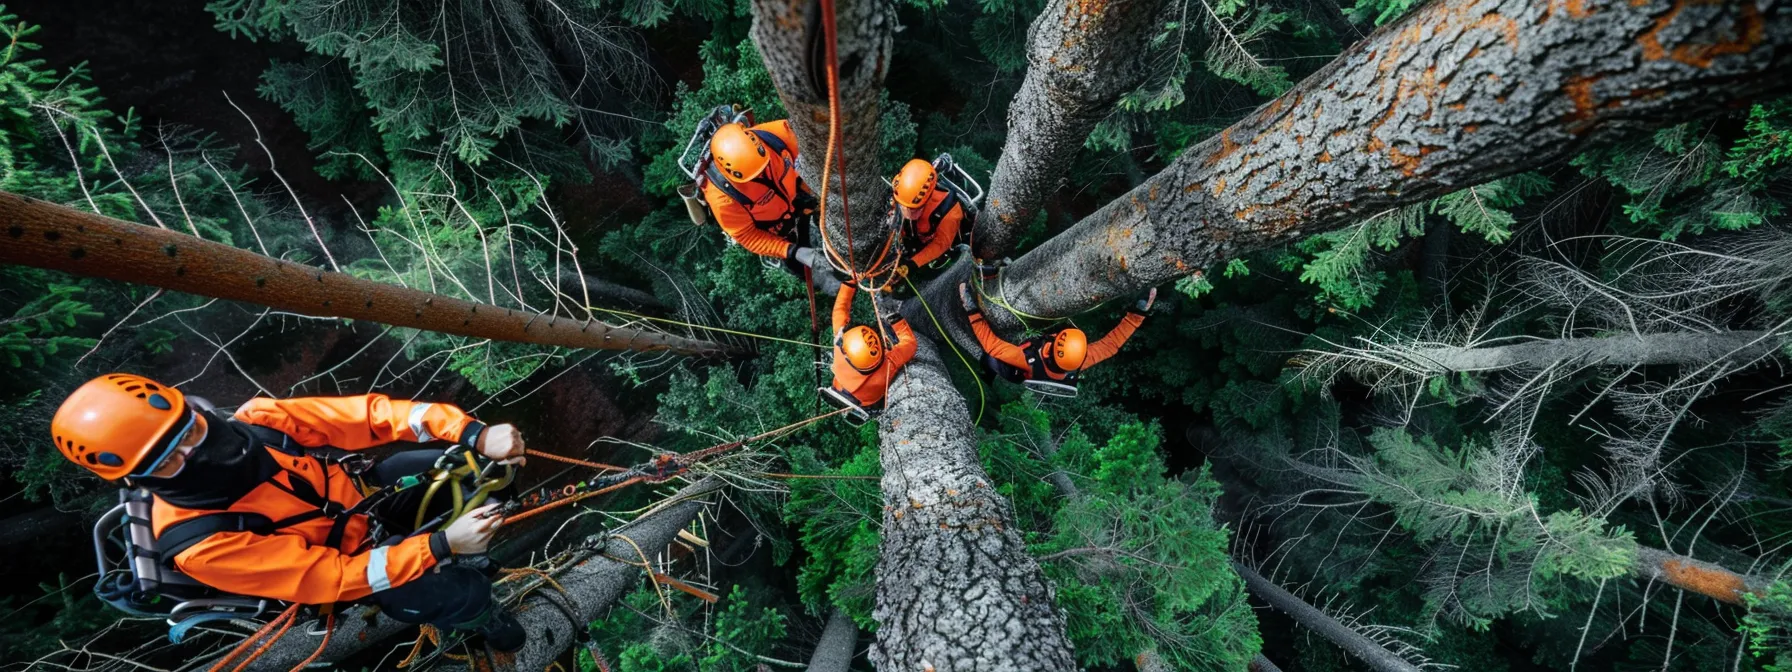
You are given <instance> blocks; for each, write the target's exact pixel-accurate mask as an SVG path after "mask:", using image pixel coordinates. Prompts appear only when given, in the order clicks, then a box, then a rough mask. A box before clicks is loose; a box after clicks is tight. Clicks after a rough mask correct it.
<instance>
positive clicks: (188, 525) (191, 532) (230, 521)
mask: <svg viewBox="0 0 1792 672" xmlns="http://www.w3.org/2000/svg"><path fill="white" fill-rule="evenodd" d="M245 427H247V428H248V429H249V431H250V433H252V434H254V435H255V438H256V440H257V441H258V442H260V443H261V444H262V445H265V446H268V447H270V448H273V449H275V450H277V451H279V452H281V453H284V454H286V455H289V456H292V457H300V458H311V459H314V460H316V461H317V462H318V463H319V464H320V466H322V467H323V478H324V492H323V493H319V492H318V491H317V488H315V487H313V486H312V485H311V481H309V480H306V479H305V478H303V477H301V476H299V475H298V474H297V473H296V472H292V471H290V470H287V469H285V468H282V469H281V470H280V471H278V472H275V473H274V475H273V476H272V477H270V478H269V479H268V480H267V481H266V483H268V484H269V485H272V486H274V487H275V488H278V489H280V490H281V491H283V492H285V493H287V494H289V495H292V496H293V497H295V498H297V499H298V500H299V501H302V502H305V503H306V504H309V505H311V506H312V507H313V508H312V509H311V510H309V511H305V512H303V513H298V514H294V515H291V516H287V517H285V518H282V519H280V520H273V519H271V518H269V517H267V516H265V515H262V514H259V513H249V512H244V511H220V512H217V513H208V514H205V515H201V516H196V517H193V518H189V519H187V520H183V521H180V522H178V523H175V524H173V525H169V526H168V528H167V529H165V530H162V533H161V534H159V535H156V546H157V547H158V549H159V550H158V554H159V555H160V557H159V558H157V559H158V560H159V561H160V562H161V563H162V564H163V565H164V566H168V567H172V566H173V565H174V558H175V556H177V555H180V554H181V552H182V551H185V550H187V549H188V548H192V547H193V545H194V544H197V543H199V542H200V541H203V540H205V539H206V538H207V537H210V536H212V535H214V534H218V533H221V532H252V533H255V534H257V535H267V534H272V533H274V532H277V531H279V530H283V529H286V528H288V527H292V526H294V525H299V524H301V523H307V522H310V521H313V520H317V519H318V518H329V519H330V520H331V525H330V533H329V535H328V536H327V537H326V538H325V541H324V545H325V546H327V547H329V548H333V549H336V550H339V551H343V552H346V553H352V552H354V551H355V550H356V549H344V548H342V538H343V536H344V534H346V532H347V530H348V521H349V520H350V519H352V518H354V517H355V516H358V515H363V514H366V513H367V512H368V511H369V510H370V509H372V508H373V507H374V505H376V504H379V503H380V502H381V501H383V500H385V499H386V497H389V496H391V494H392V493H393V492H395V491H396V488H394V487H392V486H385V487H381V488H380V489H378V490H375V491H374V492H372V493H369V494H368V495H367V496H365V497H362V498H361V501H359V502H356V503H355V505H354V506H346V507H345V506H343V505H342V504H341V503H339V502H336V501H335V500H332V499H330V498H329V495H328V493H329V489H330V465H339V466H341V467H342V468H343V470H344V471H346V472H348V473H349V474H350V475H359V474H361V473H363V472H365V471H367V470H368V469H370V468H371V467H372V466H373V459H372V458H371V457H368V456H366V455H362V454H360V453H355V452H352V451H347V450H343V449H341V448H335V447H323V448H310V447H307V446H304V445H301V444H299V443H298V442H296V441H293V440H292V437H291V436H288V435H286V433H284V432H281V431H279V430H275V429H269V428H267V427H261V426H258V425H249V424H245ZM281 473H285V474H286V478H287V483H281V482H280V474H281ZM371 539H372V538H371V537H369V541H371Z"/></svg>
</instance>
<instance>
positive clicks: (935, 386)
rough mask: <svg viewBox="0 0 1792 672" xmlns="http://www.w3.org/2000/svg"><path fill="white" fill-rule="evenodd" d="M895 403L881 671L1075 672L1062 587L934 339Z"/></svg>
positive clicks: (874, 652) (886, 479)
mask: <svg viewBox="0 0 1792 672" xmlns="http://www.w3.org/2000/svg"><path fill="white" fill-rule="evenodd" d="M888 404H889V407H888V410H886V411H885V413H884V416H883V418H882V429H883V432H882V437H883V448H882V454H881V455H882V463H883V470H884V476H883V493H884V517H883V538H882V542H881V545H880V547H879V559H880V562H879V563H878V565H877V608H876V611H875V615H876V617H877V621H878V629H877V643H876V645H874V646H873V647H872V649H871V661H872V663H873V664H874V665H876V666H877V668H878V669H881V670H923V669H934V670H940V671H941V672H944V671H946V670H1072V669H1076V665H1075V661H1074V660H1073V659H1072V656H1071V648H1070V642H1069V640H1068V639H1067V638H1066V637H1065V635H1064V615H1063V614H1062V613H1061V612H1060V611H1059V610H1058V608H1057V606H1056V604H1055V603H1054V595H1053V590H1052V587H1051V585H1050V583H1049V582H1047V581H1046V580H1045V578H1044V576H1043V575H1042V574H1041V573H1040V571H1039V563H1038V562H1037V561H1035V560H1034V559H1033V557H1032V556H1030V555H1028V554H1027V547H1026V544H1025V543H1024V542H1023V541H1022V540H1021V537H1020V533H1019V531H1018V530H1016V529H1015V527H1014V515H1013V509H1012V507H1011V505H1010V504H1009V503H1008V501H1007V500H1006V499H1004V498H1003V497H1002V496H1001V495H999V494H997V493H996V491H995V487H994V485H992V484H991V482H990V479H989V475H988V474H987V473H985V472H984V471H983V466H982V464H981V463H980V462H979V461H978V459H977V437H976V433H975V430H974V429H973V428H972V426H971V417H970V414H969V412H968V409H966V408H965V404H964V399H963V398H962V397H960V396H959V395H958V391H957V390H955V389H953V387H952V381H951V380H950V379H949V378H948V377H947V376H946V371H945V369H944V367H943V365H942V364H941V362H940V358H939V354H938V352H937V351H936V348H935V346H934V345H933V343H932V342H931V341H928V340H927V339H921V348H920V352H919V353H918V354H917V355H916V356H915V358H914V360H913V361H911V362H909V364H908V366H907V367H905V368H904V369H903V370H902V373H901V374H899V375H898V376H897V377H896V379H895V380H894V381H892V383H891V385H890V393H889V399H888Z"/></svg>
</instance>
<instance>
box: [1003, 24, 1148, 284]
mask: <svg viewBox="0 0 1792 672" xmlns="http://www.w3.org/2000/svg"><path fill="white" fill-rule="evenodd" d="M1164 4H1165V3H1164V2H1163V0H1115V1H1114V2H1106V3H1101V2H1080V1H1073V0H1052V2H1051V4H1049V5H1047V6H1046V8H1045V11H1044V12H1042V13H1040V14H1039V18H1037V19H1034V20H1033V27H1032V28H1031V29H1029V31H1028V32H1029V37H1028V39H1027V76H1026V79H1024V80H1022V81H1021V85H1020V91H1019V92H1017V93H1015V94H1014V101H1013V102H1011V103H1009V105H1008V143H1007V144H1006V145H1004V146H1003V147H1002V157H1001V159H999V160H998V161H997V162H996V173H995V176H994V177H991V178H990V181H989V199H988V201H987V202H986V205H985V206H984V213H983V214H984V217H982V218H981V219H980V220H978V222H977V237H976V240H977V256H978V257H979V258H983V259H998V258H1001V257H1002V256H1003V255H1006V254H1008V252H1009V251H1011V250H1013V249H1014V239H1015V236H1016V235H1017V234H1018V233H1019V231H1020V229H1021V228H1022V227H1024V226H1026V223H1027V222H1028V221H1031V220H1032V219H1033V217H1034V216H1035V215H1037V214H1038V213H1039V208H1040V207H1041V204H1042V203H1043V202H1044V201H1045V198H1046V196H1048V195H1050V194H1051V193H1052V192H1053V191H1055V190H1057V188H1058V187H1059V185H1061V184H1063V182H1064V178H1065V176H1066V175H1068V174H1069V173H1070V170H1069V167H1070V164H1071V162H1072V161H1074V160H1075V159H1076V155H1077V150H1079V149H1081V148H1082V146H1083V142H1084V141H1086V140H1088V139H1089V132H1090V131H1091V130H1094V128H1095V124H1096V123H1098V122H1100V121H1101V120H1102V119H1104V118H1106V117H1107V116H1108V115H1109V114H1112V113H1113V111H1114V104H1115V103H1116V102H1118V101H1119V100H1120V97H1121V96H1123V95H1125V94H1126V93H1127V92H1128V91H1132V90H1133V89H1136V88H1138V86H1139V84H1141V83H1142V82H1144V81H1145V77H1146V75H1148V74H1150V70H1151V54H1153V53H1154V50H1152V49H1151V48H1150V42H1151V36H1152V33H1153V31H1154V30H1155V29H1156V28H1157V27H1158V25H1159V23H1160V22H1159V21H1158V14H1159V13H1161V12H1162V11H1163V8H1164Z"/></svg>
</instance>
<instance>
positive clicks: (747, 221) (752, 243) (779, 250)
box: [703, 119, 809, 259]
mask: <svg viewBox="0 0 1792 672" xmlns="http://www.w3.org/2000/svg"><path fill="white" fill-rule="evenodd" d="M748 130H751V131H753V132H756V133H759V134H760V135H761V138H763V137H764V136H766V135H771V136H775V137H777V138H778V139H779V140H781V141H783V142H784V147H785V151H783V152H778V153H774V154H773V156H772V157H771V164H770V165H768V166H766V167H765V172H763V173H760V174H759V177H757V178H754V179H753V180H751V181H748V182H745V183H730V184H731V185H732V186H733V187H734V189H735V190H736V191H738V192H740V194H741V195H742V196H746V197H747V198H749V199H752V200H753V202H752V203H736V202H735V201H734V199H733V198H730V197H729V196H728V194H727V193H726V192H724V191H723V190H722V189H721V187H718V186H716V184H715V181H714V178H713V177H712V178H711V179H706V180H704V181H703V198H704V200H705V201H707V202H708V203H709V211H710V213H712V214H714V215H715V217H716V223H717V224H720V225H721V227H722V231H724V232H726V233H727V234H728V237H730V238H733V239H734V241H735V242H737V243H740V246H741V247H744V248H747V251H748V252H752V253H753V254H757V255H759V256H762V257H777V258H779V259H785V258H789V257H790V253H791V252H792V250H793V248H795V247H796V244H795V243H792V242H791V241H792V240H795V239H796V232H795V231H794V230H788V231H786V229H789V227H790V225H791V222H790V219H791V218H792V217H794V216H795V215H796V214H797V213H796V212H795V209H796V206H795V204H794V201H795V200H796V198H797V196H798V194H802V193H808V191H809V187H808V185H805V184H803V183H802V178H800V177H798V176H797V173H796V157H797V155H798V152H797V147H796V134H795V133H793V132H791V130H790V122H789V121H788V120H784V119H780V120H778V121H768V122H766V123H763V124H760V125H758V126H754V127H752V128H751V129H748ZM768 149H769V148H768ZM724 179H725V178H724ZM774 187H775V188H774Z"/></svg>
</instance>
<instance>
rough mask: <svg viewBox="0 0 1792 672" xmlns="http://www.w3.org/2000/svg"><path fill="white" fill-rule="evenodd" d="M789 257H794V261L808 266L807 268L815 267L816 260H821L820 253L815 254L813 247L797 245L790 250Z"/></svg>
mask: <svg viewBox="0 0 1792 672" xmlns="http://www.w3.org/2000/svg"><path fill="white" fill-rule="evenodd" d="M790 258H792V259H795V260H796V263H799V264H802V265H804V266H808V267H809V268H817V266H816V262H819V261H821V255H819V254H816V253H815V248H813V247H799V248H796V249H794V250H791V251H790ZM820 268H823V269H825V268H827V266H825V265H823V266H821V267H820Z"/></svg>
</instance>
